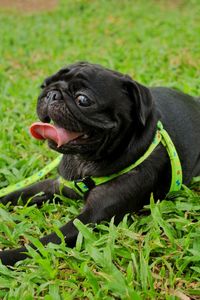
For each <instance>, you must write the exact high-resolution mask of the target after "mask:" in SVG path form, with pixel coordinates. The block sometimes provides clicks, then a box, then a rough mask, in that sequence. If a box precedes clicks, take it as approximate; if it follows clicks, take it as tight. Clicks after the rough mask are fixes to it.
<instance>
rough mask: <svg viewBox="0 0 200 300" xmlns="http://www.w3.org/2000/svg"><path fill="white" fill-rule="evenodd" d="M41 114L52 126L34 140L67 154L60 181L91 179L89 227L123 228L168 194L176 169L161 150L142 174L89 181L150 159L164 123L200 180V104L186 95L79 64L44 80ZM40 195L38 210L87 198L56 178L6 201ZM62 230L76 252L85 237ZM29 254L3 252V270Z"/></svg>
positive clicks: (50, 238) (70, 228) (186, 174)
mask: <svg viewBox="0 0 200 300" xmlns="http://www.w3.org/2000/svg"><path fill="white" fill-rule="evenodd" d="M37 113H38V116H39V118H40V120H41V121H42V122H44V123H45V124H44V127H45V126H47V127H46V128H42V124H41V123H38V126H39V129H37V128H35V127H34V129H33V134H34V135H35V136H36V137H38V138H47V139H48V143H49V146H50V148H52V149H53V150H55V151H58V152H61V153H63V157H62V160H61V162H60V165H59V168H58V171H59V174H60V176H61V177H62V178H64V179H67V180H80V179H83V178H85V180H86V181H85V184H86V185H87V186H88V187H89V191H87V193H85V194H84V200H85V206H84V209H83V211H82V212H81V213H80V215H78V216H77V218H78V219H79V220H81V221H82V222H83V223H85V224H87V223H99V222H101V221H103V220H110V219H111V218H112V217H113V216H115V221H116V223H117V222H119V221H120V220H121V219H122V217H123V216H124V215H125V214H126V213H130V212H133V211H137V210H139V209H141V208H142V207H143V205H144V204H147V203H148V202H149V199H150V194H151V193H153V195H154V198H155V199H162V198H164V197H165V195H166V194H167V193H168V191H169V188H170V183H171V164H170V159H169V155H168V153H167V151H166V148H165V147H164V146H163V145H162V144H159V145H158V146H157V147H156V149H155V150H154V151H153V152H152V154H151V155H150V156H149V157H148V158H147V159H146V160H145V161H144V162H143V163H141V164H140V165H139V166H137V167H136V168H135V169H133V170H131V171H129V172H128V173H125V174H124V175H121V176H119V177H117V178H115V179H113V180H111V181H108V182H106V183H104V184H100V185H97V186H96V185H95V184H94V182H92V180H91V177H90V176H93V177H99V176H107V175H110V174H114V173H116V172H119V171H120V170H122V169H124V168H125V167H127V166H129V165H130V164H132V163H133V162H134V161H137V160H138V159H139V158H140V157H141V156H143V154H144V153H145V152H146V150H147V148H148V147H149V145H150V144H151V143H152V140H153V138H154V135H155V133H156V129H157V122H158V120H161V122H162V124H163V126H164V128H165V129H166V130H167V132H168V134H169V135H170V137H171V139H172V141H173V142H174V144H175V147H176V150H177V152H178V155H179V157H180V161H181V164H182V170H183V183H184V184H188V183H189V182H190V180H191V178H192V177H193V176H196V175H200V101H199V99H195V98H193V97H191V96H188V95H185V94H183V93H181V92H178V91H175V90H172V89H169V88H165V87H155V88H147V87H145V86H143V85H141V84H139V83H137V82H136V81H134V80H132V79H131V77H129V76H128V75H123V74H121V73H118V72H115V71H111V70H109V69H106V68H104V67H101V66H100V65H96V64H90V63H87V62H79V63H75V64H73V65H70V66H68V67H66V68H63V69H61V70H60V71H58V72H57V73H56V74H54V75H53V76H51V77H49V78H47V79H46V80H45V81H44V83H43V84H42V92H41V94H40V96H39V99H38V105H37ZM50 122H52V123H51V124H50V125H49V126H48V123H50ZM36 125H37V124H36ZM36 125H35V126H36ZM47 129H48V130H49V131H48V130H47ZM42 130H43V133H42ZM37 135H38V136H37ZM61 190H62V191H61ZM39 192H43V195H41V194H40V196H35V197H33V199H32V203H36V204H39V205H40V204H41V203H42V202H44V201H47V200H49V199H53V197H54V194H55V193H56V194H59V193H60V192H62V193H63V194H64V195H66V196H67V197H69V198H72V199H79V198H80V195H79V194H77V193H76V191H75V190H73V189H70V188H68V187H66V186H63V187H62V189H61V185H60V178H57V179H55V180H50V179H49V180H44V181H41V182H39V183H36V184H34V185H32V186H30V187H28V188H25V189H23V190H19V191H16V192H14V193H12V194H9V195H8V196H5V197H4V198H2V199H1V202H2V203H4V204H6V203H7V202H8V201H11V202H12V204H13V205H16V204H17V200H18V198H19V197H20V196H21V197H22V200H23V201H24V202H26V201H27V200H28V199H29V198H30V197H32V196H34V195H36V194H38V193H39ZM60 230H61V232H62V233H63V235H64V237H65V241H66V243H67V245H68V246H70V247H73V246H74V245H75V242H76V238H77V234H78V231H77V229H76V227H75V226H74V224H73V220H71V221H70V222H68V223H67V224H65V225H64V226H63V227H62V228H61V229H60ZM40 241H41V242H42V243H43V244H44V245H45V244H47V243H49V242H53V243H60V238H59V237H58V236H57V235H56V233H52V234H50V235H47V236H45V237H43V238H41V239H40ZM24 252H26V248H25V247H22V248H19V249H12V250H5V251H1V252H0V258H1V260H2V262H3V264H7V265H13V264H14V263H15V262H17V261H19V260H22V259H24V258H26V257H27V255H26V253H24Z"/></svg>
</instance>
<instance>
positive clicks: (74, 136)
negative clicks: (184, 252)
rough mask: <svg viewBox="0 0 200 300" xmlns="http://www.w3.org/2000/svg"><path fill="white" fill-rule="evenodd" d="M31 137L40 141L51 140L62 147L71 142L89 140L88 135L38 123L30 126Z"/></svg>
mask: <svg viewBox="0 0 200 300" xmlns="http://www.w3.org/2000/svg"><path fill="white" fill-rule="evenodd" d="M30 133H31V135H32V136H33V137H34V138H36V139H38V140H45V139H48V140H51V141H53V142H55V143H56V144H57V147H58V148H59V147H61V146H62V145H64V144H68V143H70V142H72V143H73V142H77V141H78V140H85V139H87V138H88V135H87V134H84V133H81V132H74V131H69V130H67V129H65V128H61V127H58V126H56V125H53V124H49V123H42V122H36V123H33V124H32V125H31V126H30Z"/></svg>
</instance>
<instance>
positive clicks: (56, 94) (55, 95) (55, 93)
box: [47, 91, 62, 101]
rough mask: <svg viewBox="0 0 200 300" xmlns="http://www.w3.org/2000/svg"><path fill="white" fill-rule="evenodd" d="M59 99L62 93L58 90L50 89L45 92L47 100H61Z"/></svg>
mask: <svg viewBox="0 0 200 300" xmlns="http://www.w3.org/2000/svg"><path fill="white" fill-rule="evenodd" d="M61 99H62V94H61V92H60V91H50V92H48V94H47V100H48V101H54V100H61Z"/></svg>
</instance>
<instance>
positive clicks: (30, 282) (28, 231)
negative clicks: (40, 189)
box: [0, 0, 200, 300]
mask: <svg viewBox="0 0 200 300" xmlns="http://www.w3.org/2000/svg"><path fill="white" fill-rule="evenodd" d="M199 15H200V2H199V0H188V1H184V0H174V1H170V0H148V1H147V0H136V1H133V0H132V1H131V0H119V1H115V0H109V1H106V0H93V1H92V0H85V1H84V0H61V1H60V2H59V5H58V6H57V7H56V9H55V10H53V11H50V12H44V11H43V12H42V13H39V12H38V13H37V12H35V13H30V12H28V13H20V12H13V11H6V10H3V9H0V41H1V42H0V128H1V132H0V153H1V154H0V188H1V187H4V186H7V185H9V184H12V183H14V182H17V181H19V180H21V179H23V178H25V177H27V176H29V175H31V174H33V173H34V172H35V171H37V170H39V169H40V168H42V166H44V165H45V164H47V162H50V161H51V160H52V159H53V158H55V157H56V155H57V154H56V153H54V152H52V151H48V150H47V145H46V144H45V143H42V142H38V141H36V140H33V139H31V138H30V136H29V133H28V127H29V125H30V124H31V123H32V122H33V121H35V120H36V119H37V117H36V112H35V105H36V100H37V95H38V93H39V85H40V83H41V82H42V80H43V78H44V77H46V76H48V75H50V74H51V73H52V72H55V71H56V70H57V69H58V68H60V67H62V66H63V65H65V64H69V63H72V62H75V61H78V60H88V61H91V62H96V63H100V64H103V65H105V66H107V67H109V68H113V69H116V70H119V71H121V72H124V73H128V74H130V75H132V76H133V77H134V78H135V79H136V80H137V81H139V82H142V83H143V84H146V85H154V86H155V85H164V86H170V87H174V88H177V89H180V90H182V91H184V92H187V93H190V94H192V95H200V41H199V37H200V22H199ZM191 147H192V145H191ZM53 175H54V174H53V173H52V174H51V176H53ZM190 188H192V189H188V188H186V187H185V188H184V190H183V191H181V192H178V193H174V194H171V195H170V196H169V198H168V200H167V201H166V200H163V201H162V202H159V203H154V201H153V199H151V202H150V204H149V206H147V207H145V208H144V210H143V211H142V212H141V213H140V214H137V215H135V214H133V215H131V216H126V217H125V218H124V220H123V221H122V222H121V223H120V224H119V226H117V227H116V226H115V225H114V224H113V220H112V221H111V222H110V223H109V224H107V223H104V224H101V225H98V226H96V227H97V228H98V230H95V231H94V230H92V229H91V228H90V227H87V226H83V225H82V224H81V223H79V222H77V224H76V226H77V227H78V228H79V230H80V234H79V237H78V240H77V244H76V247H75V248H74V249H70V248H67V247H66V245H65V244H64V242H63V243H62V244H61V245H53V244H49V245H48V246H47V247H46V248H44V247H43V246H42V245H40V244H38V240H37V238H39V237H41V236H43V235H44V234H46V233H50V232H51V231H52V230H57V231H58V228H59V227H60V226H61V225H63V224H64V223H65V222H67V221H68V220H69V219H71V218H72V217H74V216H76V215H77V214H78V212H79V211H80V209H81V207H82V205H83V204H82V202H81V201H78V202H73V201H71V200H69V199H66V198H62V200H63V203H62V204H55V203H53V204H52V203H51V204H48V203H47V204H44V205H43V206H42V208H41V209H38V208H37V207H35V206H31V207H27V206H25V207H22V206H20V205H18V206H17V207H15V208H14V209H13V207H11V205H7V206H3V205H1V206H0V248H4V247H8V248H14V247H18V246H19V245H20V244H23V243H26V242H27V241H31V242H33V243H34V244H35V245H37V247H39V249H40V252H41V253H42V255H39V254H38V253H36V252H35V251H34V250H33V249H29V254H30V257H31V258H30V259H27V260H25V261H23V262H19V263H18V264H17V265H16V266H15V267H14V268H13V269H9V268H7V267H5V266H3V265H1V264H0V299H22V300H31V299H45V300H61V299H67V300H68V299H133V300H141V299H145V300H146V299H147V300H148V299H152V300H155V299H167V300H172V299H181V300H189V299H200V193H199V191H200V177H199V178H196V180H194V182H193V184H192V185H191V187H190ZM19 204H20V203H19ZM58 234H59V232H58Z"/></svg>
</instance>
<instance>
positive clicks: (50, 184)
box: [0, 179, 79, 206]
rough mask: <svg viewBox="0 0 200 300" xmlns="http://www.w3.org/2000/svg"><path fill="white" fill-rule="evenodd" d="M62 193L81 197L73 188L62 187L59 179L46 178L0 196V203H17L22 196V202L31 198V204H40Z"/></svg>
mask: <svg viewBox="0 0 200 300" xmlns="http://www.w3.org/2000/svg"><path fill="white" fill-rule="evenodd" d="M60 193H62V194H63V195H64V196H66V197H68V198H71V199H78V198H79V196H78V195H77V194H76V193H75V192H74V191H73V190H71V189H69V188H67V187H63V188H62V189H61V187H60V182H59V179H46V180H43V181H40V182H38V183H35V184H32V185H30V186H28V187H26V188H23V189H20V190H17V191H15V192H12V193H10V194H8V195H7V196H5V197H2V198H0V203H3V204H4V205H6V204H7V203H8V202H11V204H12V205H17V202H18V200H19V198H21V200H22V202H23V203H24V204H26V203H27V201H28V200H30V198H31V200H30V202H29V205H32V204H37V205H38V206H39V205H41V204H42V203H44V202H46V201H48V200H52V199H53V198H54V195H55V194H57V195H60Z"/></svg>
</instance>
